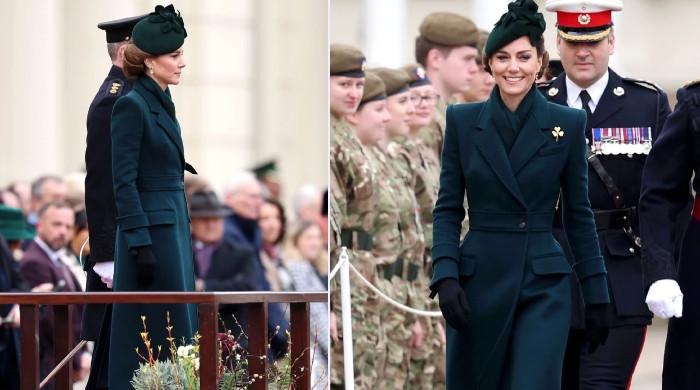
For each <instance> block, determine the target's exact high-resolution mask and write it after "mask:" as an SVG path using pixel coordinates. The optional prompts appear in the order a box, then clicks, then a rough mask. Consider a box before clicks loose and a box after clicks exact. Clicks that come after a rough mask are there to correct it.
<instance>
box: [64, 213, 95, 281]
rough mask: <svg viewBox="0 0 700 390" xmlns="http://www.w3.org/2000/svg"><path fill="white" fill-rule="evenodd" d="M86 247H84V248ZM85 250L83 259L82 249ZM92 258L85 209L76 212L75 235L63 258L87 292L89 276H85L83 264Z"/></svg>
mask: <svg viewBox="0 0 700 390" xmlns="http://www.w3.org/2000/svg"><path fill="white" fill-rule="evenodd" d="M83 245H84V246H83ZM81 248H82V249H83V253H82V257H81V253H80V249H81ZM89 258H90V244H89V243H88V220H87V213H86V212H85V209H80V210H78V211H76V212H75V225H74V227H73V235H72V236H71V239H70V242H69V243H68V247H67V248H66V255H65V256H63V257H61V260H63V262H64V263H66V265H67V266H68V268H70V270H71V272H73V275H75V277H76V278H78V281H79V282H80V287H82V289H83V290H85V283H87V275H86V274H85V271H84V267H83V264H85V262H87V261H88V259H89Z"/></svg>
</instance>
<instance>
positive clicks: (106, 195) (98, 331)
mask: <svg viewBox="0 0 700 390" xmlns="http://www.w3.org/2000/svg"><path fill="white" fill-rule="evenodd" d="M144 16H145V15H141V16H135V17H130V18H125V19H119V20H113V21H109V22H103V23H100V24H98V25H97V28H99V29H101V30H104V31H105V33H106V38H107V53H109V58H110V60H111V62H112V67H111V68H110V70H109V73H108V74H107V77H106V78H105V79H104V81H103V82H102V85H101V86H100V88H99V90H98V91H97V94H96V95H95V98H94V99H93V101H92V103H91V104H90V108H89V110H88V115H87V137H86V148H85V168H86V176H85V208H86V211H87V217H88V231H89V239H90V257H89V259H88V260H87V261H86V262H84V263H83V268H84V269H85V271H86V272H87V286H86V290H87V291H111V288H110V287H108V286H107V285H106V284H105V283H104V282H103V281H102V280H101V277H100V276H99V275H98V274H97V273H95V271H94V269H93V267H94V266H95V264H97V263H103V264H104V265H103V266H102V267H105V266H106V267H107V268H110V265H111V269H114V237H115V232H116V222H115V218H116V209H115V204H114V190H113V188H112V140H111V137H110V118H111V116H112V107H113V106H114V102H116V101H117V99H118V98H119V97H120V96H122V95H125V94H126V93H127V92H129V90H131V82H129V81H128V80H127V78H126V76H125V75H124V72H123V71H122V66H123V64H124V47H125V44H126V43H127V42H128V41H129V39H131V30H132V29H133V27H134V25H136V23H137V22H138V21H139V20H141V19H142V18H143V17H144ZM110 263H111V264H110ZM106 280H107V281H108V279H106ZM108 282H109V281H108ZM111 307H112V306H111V305H104V304H91V305H85V312H84V313H83V326H82V334H81V338H82V339H83V340H88V341H94V342H95V353H94V354H93V362H92V367H91V370H90V379H89V380H88V383H87V386H86V389H88V390H90V389H99V388H106V386H107V382H106V379H107V376H106V367H107V357H108V356H109V350H108V347H109V327H110V323H111V311H112V310H111ZM100 372H102V374H100ZM98 378H101V379H98Z"/></svg>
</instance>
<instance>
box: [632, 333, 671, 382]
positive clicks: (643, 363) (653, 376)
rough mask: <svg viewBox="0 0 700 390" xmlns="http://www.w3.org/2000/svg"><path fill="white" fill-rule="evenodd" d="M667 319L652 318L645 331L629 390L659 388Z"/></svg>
mask: <svg viewBox="0 0 700 390" xmlns="http://www.w3.org/2000/svg"><path fill="white" fill-rule="evenodd" d="M667 324H668V323H667V321H665V320H657V319H654V323H653V324H652V326H651V327H649V330H648V331H647V340H646V343H645V344H644V350H643V351H642V356H641V358H640V359H639V363H638V364H637V370H636V371H635V374H634V377H633V378H632V388H631V390H660V389H661V371H662V368H663V360H664V344H665V342H666V326H667Z"/></svg>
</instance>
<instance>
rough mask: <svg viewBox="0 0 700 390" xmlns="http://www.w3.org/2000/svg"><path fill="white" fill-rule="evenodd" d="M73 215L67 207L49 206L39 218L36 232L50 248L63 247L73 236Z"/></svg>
mask: <svg viewBox="0 0 700 390" xmlns="http://www.w3.org/2000/svg"><path fill="white" fill-rule="evenodd" d="M74 222H75V215H74V214H73V210H71V209H70V208H69V207H54V206H49V208H48V209H46V211H44V214H43V215H42V216H41V218H40V219H39V223H38V224H37V226H36V232H37V235H38V236H39V238H41V240H42V241H44V242H45V243H46V245H48V246H49V247H50V248H51V249H52V250H54V251H57V250H59V249H61V248H65V246H66V245H67V244H68V242H69V241H70V240H71V239H72V238H73V224H74Z"/></svg>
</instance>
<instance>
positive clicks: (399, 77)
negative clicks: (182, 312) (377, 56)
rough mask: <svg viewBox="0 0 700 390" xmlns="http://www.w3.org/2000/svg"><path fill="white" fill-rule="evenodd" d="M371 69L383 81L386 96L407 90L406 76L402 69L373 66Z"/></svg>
mask: <svg viewBox="0 0 700 390" xmlns="http://www.w3.org/2000/svg"><path fill="white" fill-rule="evenodd" d="M371 71H372V72H373V73H376V74H377V76H379V78H380V79H382V81H383V82H384V88H385V89H386V96H387V97H389V96H392V95H396V94H397V93H401V92H406V91H408V76H407V75H406V72H404V71H403V70H400V69H389V68H374V69H371Z"/></svg>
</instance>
